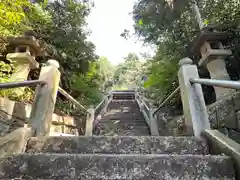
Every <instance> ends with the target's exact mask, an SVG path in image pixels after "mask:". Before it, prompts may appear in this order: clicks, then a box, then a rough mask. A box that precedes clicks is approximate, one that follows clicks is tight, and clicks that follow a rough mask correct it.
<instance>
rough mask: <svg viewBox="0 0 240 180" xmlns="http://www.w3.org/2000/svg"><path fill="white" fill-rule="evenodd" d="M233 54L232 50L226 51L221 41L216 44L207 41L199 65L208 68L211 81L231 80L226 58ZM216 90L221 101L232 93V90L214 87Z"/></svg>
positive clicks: (217, 97) (203, 46) (202, 49)
mask: <svg viewBox="0 0 240 180" xmlns="http://www.w3.org/2000/svg"><path fill="white" fill-rule="evenodd" d="M231 54H232V52H231V50H227V49H224V48H223V45H222V43H221V42H220V41H218V42H214V43H212V42H208V41H206V42H205V43H204V44H203V45H202V47H201V55H202V59H201V60H200V62H199V65H200V66H202V65H204V66H206V67H207V69H208V71H209V73H210V76H211V79H218V80H230V76H229V75H228V72H227V69H226V62H225V60H224V58H225V57H227V56H230V55H231ZM214 90H215V93H216V100H219V99H221V97H222V96H223V95H225V94H228V93H230V92H231V89H226V88H221V87H214Z"/></svg>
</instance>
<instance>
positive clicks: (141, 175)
mask: <svg viewBox="0 0 240 180" xmlns="http://www.w3.org/2000/svg"><path fill="white" fill-rule="evenodd" d="M223 167H224V168H223ZM0 178H23V179H24V178H25V179H37V178H45V179H54V180H55V179H56V180H57V179H68V180H69V179H70V180H75V179H88V180H100V179H101V180H107V179H108V180H109V179H111V180H117V179H119V180H123V179H132V180H133V179H138V180H155V179H156V180H158V179H162V180H170V179H171V180H177V179H178V180H195V179H198V180H206V179H208V180H216V179H221V180H234V179H235V174H234V172H233V165H232V162H231V160H230V158H228V157H225V156H201V155H197V156H196V155H195V156H192V155H182V156H181V155H180V156H179V155H173V156H169V155H133V154H129V155H97V154H96V155H89V154H86V155H73V154H72V155H70V154H22V155H18V156H13V157H9V158H5V159H2V160H1V164H0Z"/></svg>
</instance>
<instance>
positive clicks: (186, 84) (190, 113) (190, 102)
mask: <svg viewBox="0 0 240 180" xmlns="http://www.w3.org/2000/svg"><path fill="white" fill-rule="evenodd" d="M179 65H180V69H179V72H178V78H179V85H180V90H181V98H182V104H183V112H184V117H185V126H186V131H187V132H186V133H187V134H188V135H192V134H194V135H195V136H197V137H200V136H201V133H202V132H203V131H204V130H205V129H210V123H209V119H208V113H207V108H206V105H205V102H204V97H203V92H202V87H201V85H200V84H191V83H190V81H189V79H190V78H199V75H198V70H197V67H196V66H195V65H193V64H192V60H191V59H189V58H184V59H182V60H180V63H179Z"/></svg>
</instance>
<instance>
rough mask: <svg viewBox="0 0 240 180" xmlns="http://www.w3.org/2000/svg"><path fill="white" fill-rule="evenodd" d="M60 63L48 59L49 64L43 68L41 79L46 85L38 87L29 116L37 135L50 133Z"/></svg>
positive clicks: (30, 123) (30, 125) (31, 125)
mask: <svg viewBox="0 0 240 180" xmlns="http://www.w3.org/2000/svg"><path fill="white" fill-rule="evenodd" d="M58 68H59V64H58V62H57V61H55V60H48V61H47V66H45V67H42V68H41V73H40V77H39V80H42V81H45V82H46V83H45V84H44V85H39V86H38V87H37V88H36V94H35V99H34V103H33V106H32V111H31V115H30V118H29V124H28V125H29V127H31V128H32V130H33V135H35V136H47V135H49V133H50V127H51V124H52V115H53V112H54V108H55V102H56V98H57V92H58V87H59V81H60V72H59V71H58Z"/></svg>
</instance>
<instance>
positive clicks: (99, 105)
mask: <svg viewBox="0 0 240 180" xmlns="http://www.w3.org/2000/svg"><path fill="white" fill-rule="evenodd" d="M110 95H111V93H108V94H107V95H106V96H105V97H104V98H103V100H102V101H101V102H100V103H99V104H98V105H97V106H96V108H95V111H96V110H97V109H98V108H99V107H101V105H102V104H103V103H104V101H105V100H106V98H108V96H110Z"/></svg>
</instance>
